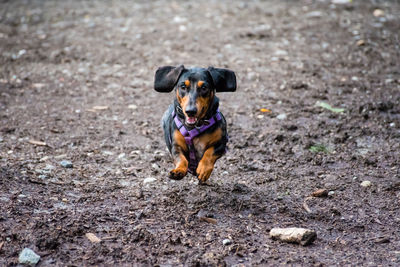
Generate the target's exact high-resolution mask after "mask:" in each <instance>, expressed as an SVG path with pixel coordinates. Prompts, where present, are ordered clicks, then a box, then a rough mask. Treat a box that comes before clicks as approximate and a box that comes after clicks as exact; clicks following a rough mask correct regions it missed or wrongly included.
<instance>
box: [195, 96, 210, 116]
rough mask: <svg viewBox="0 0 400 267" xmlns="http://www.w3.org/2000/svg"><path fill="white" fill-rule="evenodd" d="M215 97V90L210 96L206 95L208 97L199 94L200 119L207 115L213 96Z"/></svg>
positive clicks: (197, 105) (197, 100)
mask: <svg viewBox="0 0 400 267" xmlns="http://www.w3.org/2000/svg"><path fill="white" fill-rule="evenodd" d="M213 97H214V93H213V92H211V93H210V94H209V95H208V96H206V97H201V96H199V97H198V98H197V99H196V107H197V110H198V112H199V113H198V114H197V117H198V118H199V119H202V118H203V117H204V116H205V115H206V113H207V110H208V108H209V106H210V104H211V100H212V98H213Z"/></svg>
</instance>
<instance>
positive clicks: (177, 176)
mask: <svg viewBox="0 0 400 267" xmlns="http://www.w3.org/2000/svg"><path fill="white" fill-rule="evenodd" d="M186 173H187V170H183V169H182V168H176V169H173V170H172V171H170V172H169V178H170V179H173V180H182V179H183V177H185V176H186Z"/></svg>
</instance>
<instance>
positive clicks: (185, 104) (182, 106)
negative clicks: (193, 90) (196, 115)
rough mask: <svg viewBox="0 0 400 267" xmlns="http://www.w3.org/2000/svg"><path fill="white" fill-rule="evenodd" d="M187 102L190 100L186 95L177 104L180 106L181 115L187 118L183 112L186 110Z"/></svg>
mask: <svg viewBox="0 0 400 267" xmlns="http://www.w3.org/2000/svg"><path fill="white" fill-rule="evenodd" d="M178 100H179V99H178ZM189 100H190V97H189V96H188V95H186V96H184V97H183V98H181V101H180V102H179V104H180V105H181V108H182V110H183V113H184V114H185V116H187V114H186V111H185V110H186V107H187V105H188V104H189Z"/></svg>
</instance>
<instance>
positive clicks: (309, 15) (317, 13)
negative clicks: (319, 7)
mask: <svg viewBox="0 0 400 267" xmlns="http://www.w3.org/2000/svg"><path fill="white" fill-rule="evenodd" d="M323 15H324V13H322V12H321V11H311V12H309V13H307V14H306V17H307V18H320V17H322V16H323Z"/></svg>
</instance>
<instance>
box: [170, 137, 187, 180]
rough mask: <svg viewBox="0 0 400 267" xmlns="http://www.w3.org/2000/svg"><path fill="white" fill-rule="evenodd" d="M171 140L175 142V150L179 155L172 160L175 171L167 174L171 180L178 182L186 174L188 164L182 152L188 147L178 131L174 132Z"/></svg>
mask: <svg viewBox="0 0 400 267" xmlns="http://www.w3.org/2000/svg"><path fill="white" fill-rule="evenodd" d="M173 138H174V141H175V144H174V145H175V149H176V151H177V152H178V153H179V155H178V157H176V158H174V163H175V169H173V170H171V171H170V172H169V177H170V178H171V179H175V180H180V179H182V178H183V177H185V175H186V174H187V169H188V165H189V162H188V160H187V159H186V157H185V155H184V154H183V152H184V151H185V152H186V151H187V150H188V147H187V145H186V142H185V138H184V137H183V135H182V134H181V132H179V130H175V132H174V136H173Z"/></svg>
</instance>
